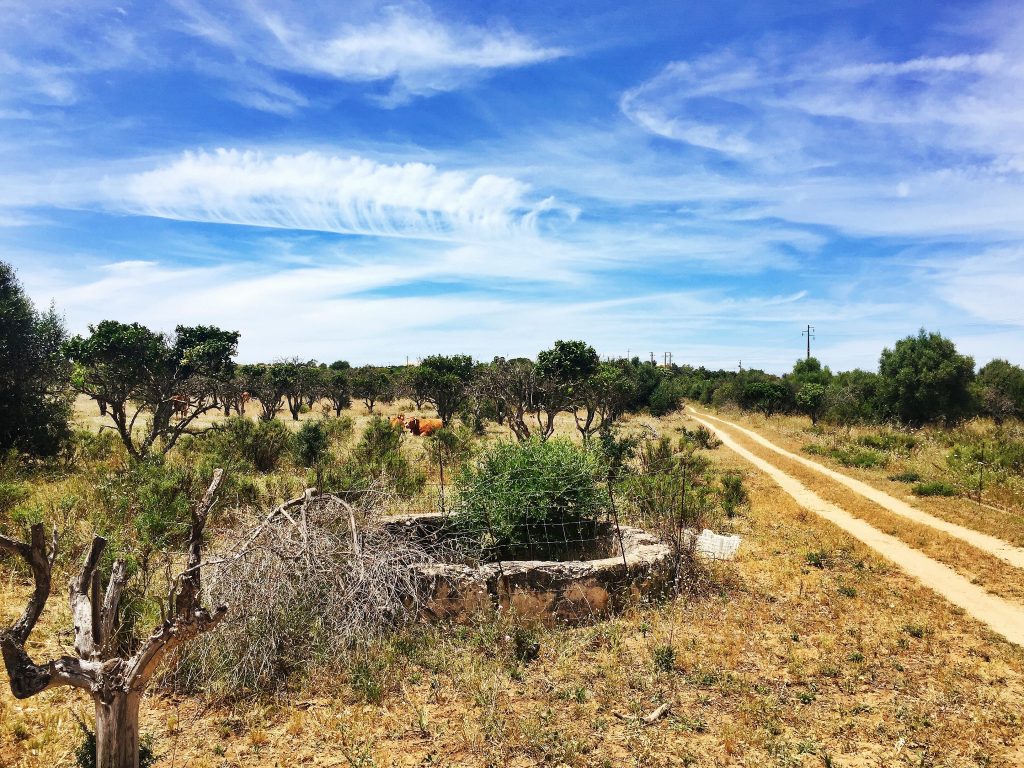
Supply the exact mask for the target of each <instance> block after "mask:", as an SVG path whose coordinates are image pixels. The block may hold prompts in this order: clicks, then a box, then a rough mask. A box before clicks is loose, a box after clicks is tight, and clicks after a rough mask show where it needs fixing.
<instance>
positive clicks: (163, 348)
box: [66, 320, 239, 457]
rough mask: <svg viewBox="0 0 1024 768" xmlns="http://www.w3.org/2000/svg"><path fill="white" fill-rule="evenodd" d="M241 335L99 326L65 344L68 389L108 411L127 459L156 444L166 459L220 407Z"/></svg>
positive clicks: (207, 328) (110, 323) (201, 328)
mask: <svg viewBox="0 0 1024 768" xmlns="http://www.w3.org/2000/svg"><path fill="white" fill-rule="evenodd" d="M238 337H239V334H238V332H237V331H224V330H221V329H220V328H216V327H214V326H211V325H197V326H181V325H179V326H178V327H177V328H176V329H175V332H174V335H173V336H168V335H167V334H163V333H157V332H155V331H151V330H150V329H149V328H146V327H145V326H143V325H140V324H139V323H131V324H126V323H120V322H117V321H116V320H104V321H103V322H101V323H98V324H97V325H95V326H89V335H88V336H75V337H74V338H73V339H71V341H69V342H68V343H67V345H66V351H67V354H68V357H69V358H70V359H71V360H72V361H73V362H74V364H75V370H74V375H73V377H72V385H73V386H74V388H75V390H76V391H78V392H80V393H82V394H85V395H88V396H89V397H91V398H93V399H95V400H97V401H99V402H101V403H104V404H105V405H106V406H107V412H108V415H109V416H110V418H111V420H112V421H113V422H114V426H115V427H116V428H117V432H118V434H119V435H120V437H121V440H122V442H123V443H124V445H125V447H126V448H127V449H128V452H129V453H130V454H131V455H132V456H135V457H140V456H143V455H145V454H147V453H149V452H150V451H152V450H154V449H155V448H156V447H157V445H158V443H159V446H160V450H161V451H162V452H164V453H166V452H167V451H168V450H170V449H171V448H172V447H173V446H174V444H175V443H176V442H177V440H178V438H179V437H181V435H183V434H190V433H194V432H195V429H194V426H193V425H194V422H195V420H196V419H197V418H199V416H201V415H202V414H204V413H206V412H207V411H209V410H212V409H214V408H217V407H219V403H218V400H217V397H216V396H217V393H218V392H219V391H221V390H222V389H223V386H224V383H225V382H227V381H228V380H230V378H231V376H232V374H233V372H234V362H233V358H234V356H235V354H236V352H237V349H238ZM142 414H147V416H148V421H147V422H146V423H144V424H140V423H139V417H140V416H141V415H142ZM137 427H142V428H143V429H142V432H141V434H139V433H138V432H137V431H136V428H137Z"/></svg>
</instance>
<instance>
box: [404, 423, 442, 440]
mask: <svg viewBox="0 0 1024 768" xmlns="http://www.w3.org/2000/svg"><path fill="white" fill-rule="evenodd" d="M406 425H407V426H408V427H409V431H410V432H412V433H413V434H414V435H416V436H417V437H430V436H431V435H432V434H434V433H435V432H437V430H439V429H441V428H443V427H444V422H443V421H441V420H440V419H419V418H413V419H409V420H408V421H407V422H406Z"/></svg>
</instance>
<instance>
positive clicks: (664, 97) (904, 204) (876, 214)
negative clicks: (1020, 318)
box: [619, 7, 1024, 239]
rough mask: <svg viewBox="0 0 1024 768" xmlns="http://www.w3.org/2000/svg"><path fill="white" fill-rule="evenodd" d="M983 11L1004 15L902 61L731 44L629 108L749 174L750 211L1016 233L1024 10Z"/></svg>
mask: <svg viewBox="0 0 1024 768" xmlns="http://www.w3.org/2000/svg"><path fill="white" fill-rule="evenodd" d="M989 15H990V16H991V17H992V18H993V19H994V18H995V17H998V19H999V22H1000V23H998V24H996V23H994V22H993V23H992V24H989V25H979V26H978V29H979V30H981V31H977V30H976V32H977V34H976V35H975V36H974V37H973V38H970V40H964V39H963V38H961V39H960V40H958V41H957V42H955V43H949V42H947V43H946V46H947V49H946V50H944V49H943V44H942V43H933V44H932V45H930V46H929V48H930V52H929V53H927V54H924V55H916V56H904V57H902V58H897V57H892V56H887V55H886V54H885V52H884V51H881V50H879V49H878V48H876V47H873V46H871V45H870V44H868V43H866V42H863V41H849V40H844V41H843V42H842V43H839V42H835V41H831V42H823V43H819V44H817V45H814V46H806V45H805V44H803V42H802V41H797V40H786V39H781V38H778V37H776V38H769V39H767V40H764V41H762V42H761V43H760V44H757V45H751V46H748V47H746V48H740V47H738V46H729V47H722V48H720V49H718V50H717V51H715V52H713V53H709V54H705V55H701V56H696V57H693V58H690V59H686V60H680V61H674V62H671V63H669V64H667V65H666V66H665V67H664V68H663V69H662V70H661V71H660V72H658V73H657V74H656V75H654V76H653V77H652V78H650V79H648V80H646V81H644V82H642V83H640V84H638V85H636V86H635V87H633V88H630V89H628V90H627V91H625V92H624V93H623V94H622V95H621V97H620V100H619V107H620V110H621V112H622V113H623V114H624V115H625V116H626V117H627V118H629V119H630V120H631V121H632V122H633V123H634V124H635V125H636V126H638V127H640V128H642V129H643V130H644V131H645V132H647V133H648V134H651V135H654V136H656V137H658V138H659V139H668V140H671V141H672V142H675V143H676V145H677V146H679V147H680V148H681V150H682V151H686V152H696V153H698V154H699V155H700V156H701V158H702V163H701V164H702V166H703V167H712V168H715V169H716V171H717V173H718V174H719V178H721V179H732V180H735V181H738V182H740V181H741V182H742V184H743V188H744V196H745V210H744V211H743V212H742V215H744V216H750V217H754V218H759V217H774V218H779V219H783V220H787V221H790V222H795V223H805V224H813V225H824V226H828V227H833V228H836V229H839V230H842V231H845V232H848V233H853V234H858V235H863V234H869V235H881V236H895V237H913V238H921V237H929V238H949V237H968V236H969V237H972V238H977V237H986V238H991V239H1000V238H1005V237H1008V236H1022V235H1024V221H1022V220H1021V218H1020V216H1019V215H1018V214H1017V213H1016V211H1019V210H1020V208H1021V206H1022V205H1024V105H1022V102H1021V101H1020V99H1019V98H1018V97H1017V94H1019V93H1021V92H1022V91H1024V14H1022V13H1021V12H1020V11H1019V9H1013V8H1009V7H998V8H996V9H995V10H991V11H990V13H989ZM965 48H966V49H967V50H966V51H965ZM698 197H699V195H698Z"/></svg>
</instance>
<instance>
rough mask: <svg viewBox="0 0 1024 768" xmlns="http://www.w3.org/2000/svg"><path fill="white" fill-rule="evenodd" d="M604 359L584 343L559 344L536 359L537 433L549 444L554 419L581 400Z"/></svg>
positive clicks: (568, 342) (565, 342)
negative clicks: (584, 388) (587, 384)
mask: <svg viewBox="0 0 1024 768" xmlns="http://www.w3.org/2000/svg"><path fill="white" fill-rule="evenodd" d="M600 363H601V359H600V358H599V357H598V356H597V352H596V351H595V350H594V348H593V347H592V346H590V345H589V344H587V343H586V342H584V341H556V342H555V345H554V346H553V347H552V348H551V349H546V350H544V351H543V352H540V353H539V354H538V355H537V381H538V388H537V390H538V392H537V402H536V403H535V405H536V410H535V412H534V415H535V417H536V420H537V432H538V434H539V435H540V437H541V439H542V440H546V439H547V438H548V437H550V436H551V434H552V433H553V432H554V431H555V416H557V415H558V414H559V413H560V412H561V411H567V410H569V409H570V408H571V407H572V403H573V402H574V401H575V400H578V399H579V395H580V392H579V390H580V389H581V388H582V387H583V386H584V385H585V383H586V382H587V381H588V380H589V379H590V377H591V376H593V375H594V374H595V373H597V370H598V367H599V365H600Z"/></svg>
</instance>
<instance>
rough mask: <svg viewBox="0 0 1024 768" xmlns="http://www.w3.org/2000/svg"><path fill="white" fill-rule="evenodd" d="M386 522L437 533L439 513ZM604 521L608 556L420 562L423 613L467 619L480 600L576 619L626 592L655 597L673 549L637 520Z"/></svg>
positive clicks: (617, 604)
mask: <svg viewBox="0 0 1024 768" xmlns="http://www.w3.org/2000/svg"><path fill="white" fill-rule="evenodd" d="M384 522H385V525H386V526H387V527H388V528H390V529H391V530H392V531H394V532H396V533H402V534H403V535H409V536H415V537H424V538H430V537H436V536H437V535H438V533H439V532H440V531H441V528H442V526H443V524H444V518H443V517H441V516H440V515H436V514H428V515H399V516H394V517H390V518H387V519H386V520H385V521H384ZM620 530H621V534H622V542H621V547H620V544H619V536H618V534H617V533H616V531H615V528H614V526H604V528H603V531H602V534H603V535H604V536H605V537H606V546H605V547H604V549H605V551H606V553H611V554H609V555H608V556H606V557H600V558H598V559H594V560H502V561H499V562H494V563H484V564H481V565H478V566H470V565H461V564H456V563H451V564H448V563H446V564H424V565H422V566H418V568H419V569H420V572H421V574H422V577H423V580H422V584H423V587H422V588H423V596H424V614H425V615H424V618H426V619H435V620H436V619H449V620H454V621H460V620H464V619H468V618H470V617H471V616H472V614H474V613H475V612H477V611H479V610H480V609H481V608H484V607H500V608H503V609H506V610H508V609H514V610H515V612H516V613H517V614H518V615H520V616H524V617H529V618H536V619H541V620H544V621H548V622H552V623H553V622H566V623H579V622H583V621H586V620H588V619H592V618H599V617H602V616H607V615H609V614H610V613H613V612H614V611H616V610H619V609H621V608H622V607H623V606H624V605H626V603H627V602H629V601H631V600H638V599H642V598H643V597H645V596H646V597H650V598H655V597H658V596H660V595H661V594H663V593H664V592H665V590H666V589H667V588H668V586H669V585H670V583H671V549H670V548H669V547H668V545H666V544H664V543H663V542H662V541H660V540H659V539H657V538H656V537H655V536H652V535H651V534H649V533H647V532H646V531H644V530H641V529H640V528H633V527H630V526H621V529H620Z"/></svg>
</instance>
